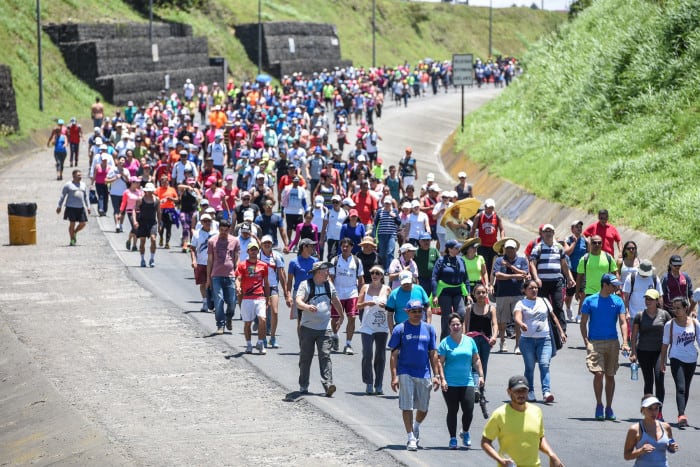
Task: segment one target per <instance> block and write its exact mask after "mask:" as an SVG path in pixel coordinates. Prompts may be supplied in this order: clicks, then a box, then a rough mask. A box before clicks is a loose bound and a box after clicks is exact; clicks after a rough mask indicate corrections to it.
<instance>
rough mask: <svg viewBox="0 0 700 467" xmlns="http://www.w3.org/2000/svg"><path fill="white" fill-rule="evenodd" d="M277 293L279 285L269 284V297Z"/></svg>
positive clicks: (278, 292)
mask: <svg viewBox="0 0 700 467" xmlns="http://www.w3.org/2000/svg"><path fill="white" fill-rule="evenodd" d="M279 294H280V291H279V287H278V286H276V285H271V286H270V297H272V296H273V295H279Z"/></svg>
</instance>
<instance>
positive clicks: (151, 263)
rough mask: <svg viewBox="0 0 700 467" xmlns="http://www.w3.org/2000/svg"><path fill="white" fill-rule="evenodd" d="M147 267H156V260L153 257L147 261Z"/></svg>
mask: <svg viewBox="0 0 700 467" xmlns="http://www.w3.org/2000/svg"><path fill="white" fill-rule="evenodd" d="M148 267H150V268H154V267H156V261H155V260H154V259H152V260H149V261H148Z"/></svg>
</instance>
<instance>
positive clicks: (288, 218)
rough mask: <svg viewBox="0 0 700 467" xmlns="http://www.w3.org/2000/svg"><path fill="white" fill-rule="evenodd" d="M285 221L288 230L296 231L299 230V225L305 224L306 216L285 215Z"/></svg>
mask: <svg viewBox="0 0 700 467" xmlns="http://www.w3.org/2000/svg"><path fill="white" fill-rule="evenodd" d="M284 221H285V222H286V223H287V228H288V229H290V230H294V229H296V228H297V224H301V223H302V222H304V216H302V215H301V214H285V215H284Z"/></svg>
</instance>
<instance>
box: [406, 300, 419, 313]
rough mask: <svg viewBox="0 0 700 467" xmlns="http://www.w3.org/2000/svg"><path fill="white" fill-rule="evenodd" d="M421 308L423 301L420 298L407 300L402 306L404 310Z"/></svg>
mask: <svg viewBox="0 0 700 467" xmlns="http://www.w3.org/2000/svg"><path fill="white" fill-rule="evenodd" d="M418 308H419V309H421V310H422V309H423V302H421V301H420V300H409V302H408V303H406V306H405V307H404V310H406V311H408V310H415V309H418Z"/></svg>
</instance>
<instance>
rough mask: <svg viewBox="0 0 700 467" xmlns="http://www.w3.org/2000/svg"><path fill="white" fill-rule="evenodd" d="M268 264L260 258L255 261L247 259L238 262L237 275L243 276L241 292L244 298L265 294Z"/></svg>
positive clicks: (258, 296)
mask: <svg viewBox="0 0 700 467" xmlns="http://www.w3.org/2000/svg"><path fill="white" fill-rule="evenodd" d="M267 269H268V266H267V264H265V263H263V262H262V261H260V260H256V261H255V262H254V263H251V262H250V261H248V260H246V261H244V262H242V263H239V264H238V267H237V268H236V277H240V278H241V293H242V294H243V298H244V299H246V298H248V299H255V298H261V297H264V296H265V288H264V285H265V279H266V278H267V274H268V272H267Z"/></svg>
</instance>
